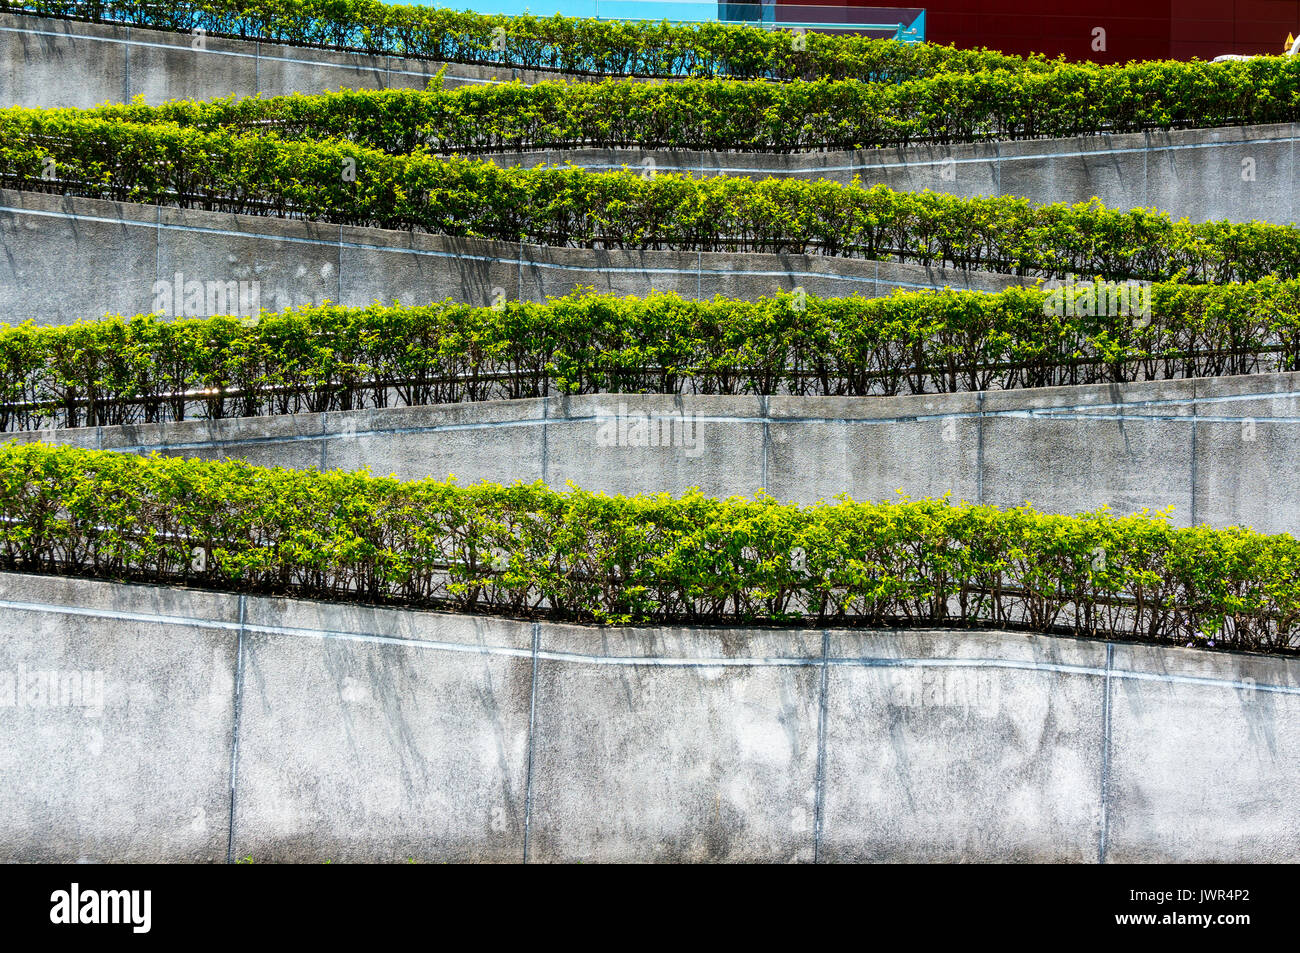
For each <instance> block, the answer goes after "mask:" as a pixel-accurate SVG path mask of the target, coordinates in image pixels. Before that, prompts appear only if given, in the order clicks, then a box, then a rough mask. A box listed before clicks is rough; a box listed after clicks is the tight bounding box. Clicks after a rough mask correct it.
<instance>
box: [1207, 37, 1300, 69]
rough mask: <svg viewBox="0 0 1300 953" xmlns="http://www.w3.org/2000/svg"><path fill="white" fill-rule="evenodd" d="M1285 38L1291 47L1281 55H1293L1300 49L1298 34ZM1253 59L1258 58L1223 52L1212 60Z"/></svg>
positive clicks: (1228, 61) (1225, 61)
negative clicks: (1292, 37)
mask: <svg viewBox="0 0 1300 953" xmlns="http://www.w3.org/2000/svg"><path fill="white" fill-rule="evenodd" d="M1287 39H1288V40H1291V48H1290V49H1289V50H1287V51H1286V52H1285V53H1283V54H1282V55H1283V56H1295V55H1296V51H1297V50H1300V36H1298V37H1296V38H1295V39H1291V37H1289V36H1288V37H1287ZM1253 59H1258V57H1256V56H1247V55H1245V54H1244V53H1224V54H1223V55H1222V56H1216V57H1215V58H1214V62H1215V63H1230V62H1232V61H1233V60H1253Z"/></svg>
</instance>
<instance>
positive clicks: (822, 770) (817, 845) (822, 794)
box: [813, 629, 831, 864]
mask: <svg viewBox="0 0 1300 953" xmlns="http://www.w3.org/2000/svg"><path fill="white" fill-rule="evenodd" d="M830 643H831V633H830V630H829V629H822V664H821V688H820V690H819V692H818V701H817V784H816V788H815V792H814V794H813V863H814V864H816V863H819V862H820V860H821V851H822V819H823V818H824V817H825V814H826V680H827V679H826V673H827V664H826V658H827V656H828V655H829V654H830Z"/></svg>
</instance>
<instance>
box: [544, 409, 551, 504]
mask: <svg viewBox="0 0 1300 953" xmlns="http://www.w3.org/2000/svg"><path fill="white" fill-rule="evenodd" d="M550 419H551V400H550V398H549V397H543V398H542V482H543V483H546V484H549V483H550V482H551V443H550V433H549V431H550V429H551V428H550Z"/></svg>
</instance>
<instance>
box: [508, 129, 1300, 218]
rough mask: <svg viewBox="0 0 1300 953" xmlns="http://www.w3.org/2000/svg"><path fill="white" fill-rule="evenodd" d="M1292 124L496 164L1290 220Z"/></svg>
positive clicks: (513, 157)
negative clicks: (820, 183) (1094, 202)
mask: <svg viewBox="0 0 1300 953" xmlns="http://www.w3.org/2000/svg"><path fill="white" fill-rule="evenodd" d="M1298 134H1300V127H1297V125H1296V124H1294V123H1278V124H1272V125H1259V126H1234V127H1226V128H1214V129H1174V130H1168V131H1152V132H1141V133H1121V134H1118V135H1098V136H1077V137H1074V138H1069V139H1036V140H1019V141H1010V142H977V143H955V144H951V145H929V144H919V145H912V146H899V147H887V148H869V149H857V150H851V151H830V152H816V153H793V154H789V155H768V154H762V153H741V152H732V153H724V152H700V151H695V150H687V149H683V150H655V149H569V150H564V149H551V150H534V151H527V152H503V153H498V154H495V155H492V156H489V157H487V158H491V159H492V160H493V161H494V162H496V163H497V164H499V165H523V166H528V167H532V166H536V165H543V164H546V165H565V164H569V163H571V164H573V165H576V166H580V167H582V168H586V169H591V170H593V171H599V170H605V169H621V168H625V167H626V168H630V169H632V170H633V171H644V170H645V169H647V168H650V169H653V170H654V171H656V172H660V173H681V174H686V175H691V176H697V177H699V176H705V177H707V176H715V175H737V176H747V177H750V178H760V177H767V176H775V177H778V178H787V177H794V178H802V179H828V180H830V181H834V182H851V181H852V180H853V179H854V178H855V177H856V178H858V179H860V180H861V181H862V182H863V184H866V185H876V184H881V185H887V186H889V187H890V188H892V189H897V190H899V191H907V192H918V191H921V190H923V189H930V190H932V191H935V192H946V193H948V194H950V195H958V196H962V197H963V198H970V197H973V196H976V195H1016V196H1021V197H1023V198H1027V199H1030V200H1031V201H1034V202H1087V201H1088V200H1090V199H1092V198H1094V197H1096V198H1099V199H1101V201H1102V202H1103V204H1105V205H1106V206H1108V207H1110V208H1116V209H1132V208H1156V209H1159V210H1161V211H1163V212H1168V213H1169V215H1170V216H1171V217H1172V218H1174V219H1179V218H1188V219H1191V220H1192V221H1197V222H1204V221H1213V220H1219V219H1228V220H1229V221H1234V222H1249V221H1261V222H1273V223H1276V224H1279V225H1285V224H1289V223H1293V222H1295V221H1296V220H1297V218H1300V206H1297V199H1296V193H1295V151H1296V138H1297V135H1298Z"/></svg>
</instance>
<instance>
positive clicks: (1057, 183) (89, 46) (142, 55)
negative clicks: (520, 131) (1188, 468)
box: [0, 16, 1300, 224]
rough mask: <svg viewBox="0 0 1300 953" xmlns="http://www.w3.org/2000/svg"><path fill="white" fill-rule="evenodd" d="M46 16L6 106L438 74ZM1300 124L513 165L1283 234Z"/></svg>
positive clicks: (601, 154)
mask: <svg viewBox="0 0 1300 953" xmlns="http://www.w3.org/2000/svg"><path fill="white" fill-rule="evenodd" d="M192 43H193V38H192V37H190V36H188V35H181V34H175V33H167V32H163V31H156V30H140V29H136V28H128V27H114V26H103V25H96V24H88V23H76V22H71V21H62V20H52V19H46V18H42V17H22V16H0V105H6V106H7V105H23V106H77V107H89V106H94V105H98V104H100V103H103V102H124V101H129V100H130V99H131V98H132V97H133V96H136V95H141V96H143V97H144V98H145V100H146V101H147V102H150V103H159V102H163V101H166V100H168V99H217V98H220V97H223V96H229V95H231V94H234V95H236V96H252V95H255V94H258V93H261V94H263V95H268V96H271V95H284V94H288V93H292V92H302V93H316V92H323V91H325V90H327V89H340V88H348V89H387V88H403V89H409V88H423V87H424V86H425V85H426V84H427V82H428V79H429V78H430V77H431V76H433V75H434V74H435V73H436V72H437V71H438V69H439V68H440V67H441V66H442V65H443V64H439V63H426V62H423V61H419V60H405V59H401V58H398V57H366V56H359V55H355V54H347V53H336V52H330V51H326V50H311V49H305V48H301V47H291V46H283V45H279V44H274V43H257V42H249V41H241V40H219V39H215V38H208V39H207V40H206V50H202V51H196V50H194V49H193V48H192ZM554 78H556V74H549V73H540V72H530V71H521V70H510V69H492V68H486V67H475V66H468V65H463V64H448V65H447V73H446V77H445V79H446V83H447V85H448V86H458V85H465V84H471V83H491V82H505V81H510V80H513V79H521V80H522V81H524V82H529V83H531V82H537V81H539V80H546V79H554ZM1297 131H1298V130H1297V127H1296V125H1295V124H1283V125H1277V126H1252V127H1245V128H1226V129H1207V130H1175V131H1170V132H1150V133H1137V134H1124V135H1115V136H1091V137H1080V138H1077V139H1064V140H1037V141H1025V142H1001V143H998V142H990V143H977V144H969V145H952V146H913V147H908V148H905V149H864V150H858V151H852V152H831V153H820V154H809V155H794V156H764V155H753V154H744V153H733V154H719V153H705V154H701V153H697V152H676V153H673V152H655V151H639V150H628V151H592V150H579V151H568V152H563V151H562V152H539V153H531V154H527V155H524V156H519V155H511V156H503V157H500V161H503V162H508V163H511V164H513V163H516V162H523V163H524V164H528V165H533V164H537V163H538V162H543V161H544V162H550V163H560V164H563V163H564V162H566V161H573V162H575V163H577V164H580V165H584V166H587V167H590V168H610V167H612V168H621V167H622V166H623V165H629V166H632V167H634V168H636V169H638V170H640V169H642V168H644V167H643V166H642V162H643V161H644V160H646V159H653V160H654V163H655V167H656V168H657V169H659V170H660V171H664V172H673V171H681V172H690V173H692V174H700V173H703V174H706V175H709V174H717V173H722V174H729V175H748V176H766V175H776V176H783V175H797V176H803V177H810V178H829V179H834V180H836V181H848V180H850V179H851V178H852V177H853V176H854V175H859V176H861V177H862V180H863V181H864V182H867V183H876V182H882V183H885V184H887V185H889V186H891V187H893V188H896V189H905V190H918V189H926V188H928V189H934V190H935V191H941V192H951V193H953V194H956V195H962V196H972V195H1019V196H1024V197H1026V198H1029V199H1032V200H1033V201H1036V202H1062V201H1065V202H1084V201H1087V200H1088V199H1090V198H1092V197H1093V196H1097V197H1099V198H1100V199H1101V200H1102V201H1103V202H1104V203H1105V204H1106V205H1108V206H1110V207H1112V208H1122V209H1129V208H1159V209H1161V210H1163V211H1166V212H1168V213H1169V214H1170V215H1172V216H1173V217H1174V218H1182V217H1187V218H1189V219H1192V220H1194V221H1209V220H1212V219H1228V220H1230V221H1252V220H1259V221H1265V222H1275V223H1280V224H1284V223H1289V222H1294V221H1296V220H1297V219H1298V218H1300V209H1298V208H1297V205H1296V202H1297V199H1296V188H1295V185H1296V179H1295V165H1296V161H1295V160H1296V138H1297Z"/></svg>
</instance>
